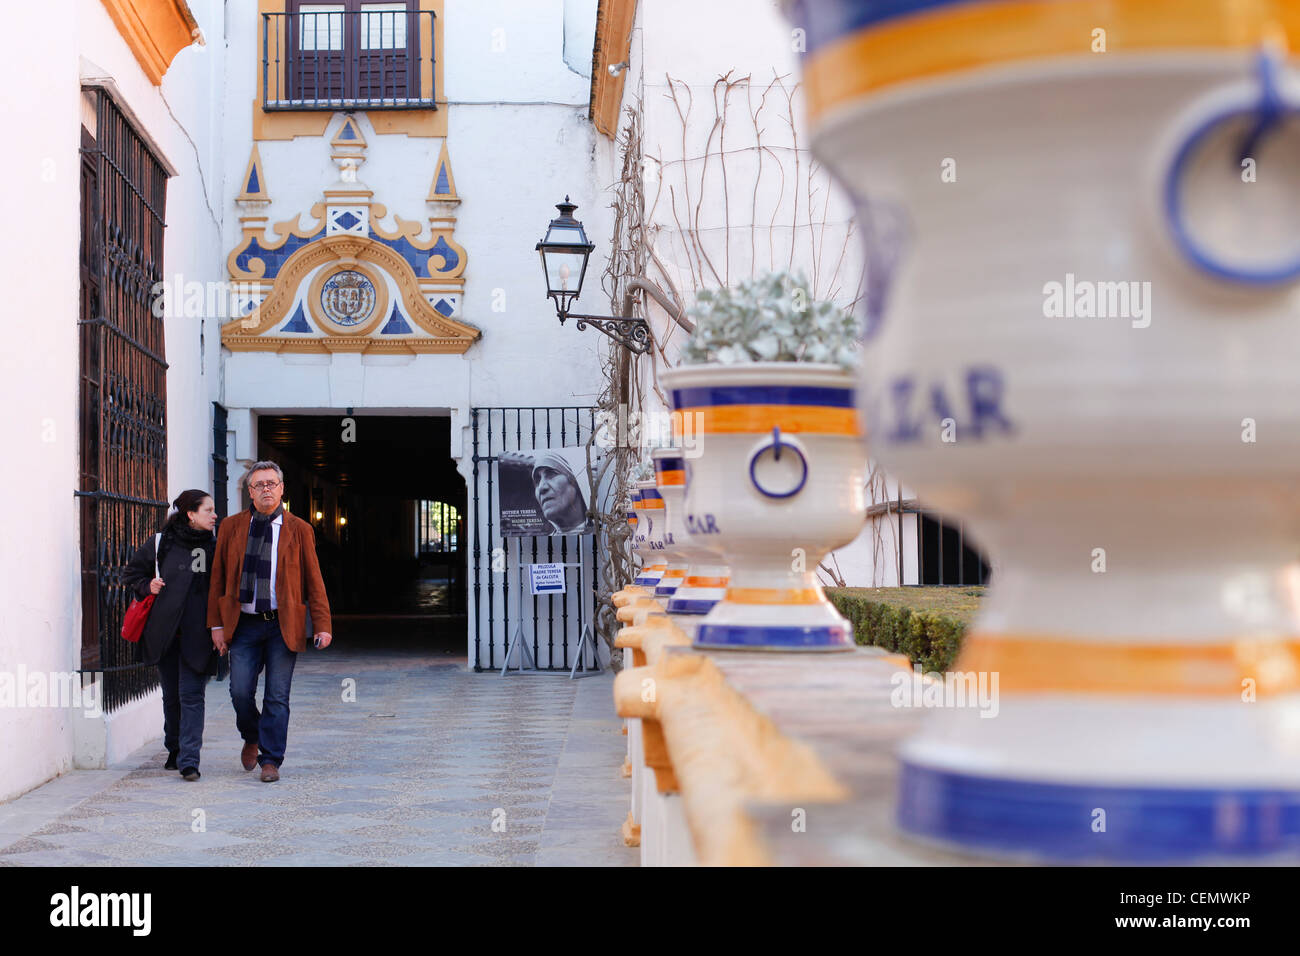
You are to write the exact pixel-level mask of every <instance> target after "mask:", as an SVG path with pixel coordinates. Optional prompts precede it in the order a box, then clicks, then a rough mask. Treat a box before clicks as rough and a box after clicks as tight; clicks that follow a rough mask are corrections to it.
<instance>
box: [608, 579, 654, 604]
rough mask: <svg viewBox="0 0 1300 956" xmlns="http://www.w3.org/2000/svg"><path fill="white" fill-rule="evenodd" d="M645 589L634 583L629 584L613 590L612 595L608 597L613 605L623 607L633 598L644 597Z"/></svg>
mask: <svg viewBox="0 0 1300 956" xmlns="http://www.w3.org/2000/svg"><path fill="white" fill-rule="evenodd" d="M645 595H646V589H645V588H643V587H640V586H638V585H635V584H629V585H628V586H627V587H625V588H623V590H621V591H615V592H614V596H613V597H611V598H610V601H611V602H612V603H613V605H614V607H616V608H619V607H623V606H624V605H625V604H630V603H631V602H632V600H633V599H634V598H638V597H645Z"/></svg>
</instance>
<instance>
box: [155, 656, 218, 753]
mask: <svg viewBox="0 0 1300 956" xmlns="http://www.w3.org/2000/svg"><path fill="white" fill-rule="evenodd" d="M158 682H159V683H160V684H161V685H162V698H163V746H165V747H166V748H167V753H168V755H169V756H174V757H175V758H176V766H177V767H178V768H179V769H181V770H187V769H189V768H190V767H193V768H194V769H195V770H197V769H199V751H200V750H201V749H202V748H203V719H204V704H205V702H206V698H207V687H208V675H207V674H204V673H201V672H199V671H196V670H194V669H193V668H191V667H190V666H189V665H188V664H186V663H185V658H184V656H183V655H182V654H181V636H180V634H177V635H176V636H175V637H173V638H172V643H171V646H170V647H169V648H167V651H166V652H165V653H164V654H163V656H162V659H161V660H159V661H158Z"/></svg>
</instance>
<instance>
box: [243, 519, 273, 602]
mask: <svg viewBox="0 0 1300 956" xmlns="http://www.w3.org/2000/svg"><path fill="white" fill-rule="evenodd" d="M249 510H250V511H251V512H252V513H253V517H252V522H251V523H250V524H249V526H248V545H247V546H246V547H245V548H244V567H243V569H242V570H241V571H240V574H239V603H240V604H252V603H253V595H254V594H256V595H257V603H256V604H254V605H253V610H254V611H255V612H256V613H258V614H260V613H262V612H263V611H269V610H271V542H272V540H273V538H272V528H271V522H272V521H274V520H275V519H276V518H278V517H279V516H280V515H282V514H284V505H279V506H277V507H276V509H275V511H273V512H271V513H270V514H269V515H264V514H262V513H261V512H260V511H258V510H257V509H256V508H254V507H252V506H250V507H249Z"/></svg>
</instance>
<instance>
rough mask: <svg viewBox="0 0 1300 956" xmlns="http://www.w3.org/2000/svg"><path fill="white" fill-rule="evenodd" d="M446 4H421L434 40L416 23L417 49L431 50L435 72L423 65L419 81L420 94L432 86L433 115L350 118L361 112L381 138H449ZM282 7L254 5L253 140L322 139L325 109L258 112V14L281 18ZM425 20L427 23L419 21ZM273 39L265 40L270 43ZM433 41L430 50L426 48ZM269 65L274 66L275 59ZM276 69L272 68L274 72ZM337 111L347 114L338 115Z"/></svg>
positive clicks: (270, 2) (279, 3) (269, 2)
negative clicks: (430, 20)
mask: <svg viewBox="0 0 1300 956" xmlns="http://www.w3.org/2000/svg"><path fill="white" fill-rule="evenodd" d="M444 6H445V0H420V4H419V9H420V10H421V11H433V14H434V16H433V36H432V37H430V36H429V30H428V25H427V23H421V24H420V30H421V35H420V43H421V48H422V49H425V50H428V49H432V50H433V54H434V55H433V69H432V72H430V69H429V64H428V62H427V61H426V62H425V64H424V67H423V71H422V75H421V77H420V92H421V94H422V95H423V94H425V93H427V91H428V89H429V84H430V82H432V83H433V89H434V100H435V102H437V104H438V108H437V109H436V110H355V111H351V112H354V113H365V114H366V117H367V119H369V120H370V126H371V128H372V129H374V131H375V132H376V133H377V134H379V135H385V134H389V133H401V134H404V135H406V136H411V137H417V138H432V137H436V136H444V137H445V136H446V135H447V94H446V87H445V86H444V82H443V62H444V61H445V60H446V41H445V39H444V33H445V31H444V28H443V23H444V20H443V8H444ZM285 8H286V3H285V0H258V3H257V13H258V16H257V21H256V24H255V29H256V31H257V40H256V43H255V45H254V49H256V51H257V56H256V57H255V61H256V62H255V70H256V73H257V80H256V84H257V89H256V93H255V95H254V99H253V114H252V115H253V139H254V140H257V141H264V140H286V139H293V138H294V137H295V136H324V135H325V129H326V127H328V126H329V124H330V121H331V120H332V119H333V118H334V116H335V114H334V113H331V112H329V111H328V110H301V111H299V110H287V111H283V112H282V111H278V110H277V111H273V112H269V113H268V112H266V111H265V110H263V109H262V16H261V15H262V14H263V13H284V12H285ZM422 19H423V20H426V21H427V18H422ZM272 39H274V38H273V37H272V38H268V42H269V40H272ZM430 42H432V46H430V45H429V44H430ZM283 47H284V38H283V36H281V38H280V50H278V51H276V52H277V53H278V55H279V62H280V63H281V64H283V63H284V62H285V57H284V49H283ZM271 60H272V64H274V62H275V56H274V55H273V56H272V58H271ZM272 68H274V67H272ZM276 79H278V80H279V83H280V89H283V88H284V80H283V77H278V78H276ZM339 112H349V111H347V110H340V111H339Z"/></svg>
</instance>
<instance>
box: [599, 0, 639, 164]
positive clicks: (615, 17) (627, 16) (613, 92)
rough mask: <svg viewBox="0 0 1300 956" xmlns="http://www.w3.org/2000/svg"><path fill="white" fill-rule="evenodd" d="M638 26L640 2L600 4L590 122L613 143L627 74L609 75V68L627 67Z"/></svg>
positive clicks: (622, 0) (607, 0)
mask: <svg viewBox="0 0 1300 956" xmlns="http://www.w3.org/2000/svg"><path fill="white" fill-rule="evenodd" d="M635 22H636V0H600V2H599V4H598V5H597V8H596V42H595V47H594V49H593V50H592V55H591V101H590V103H589V104H588V106H587V118H588V119H590V120H591V121H592V123H593V124H594V125H595V127H596V130H597V131H598V132H600V133H603V134H604V135H605V136H608V137H609V138H610V139H613V138H614V136H615V134H616V133H617V132H618V115H619V111H620V110H621V109H622V104H623V84H624V82H625V81H626V79H627V70H623V71H622V72H621V73H619V75H618V76H610V75H609V67H610V66H611V65H612V64H615V63H626V62H627V61H628V51H629V49H630V46H631V38H632V24H633V23H635Z"/></svg>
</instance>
